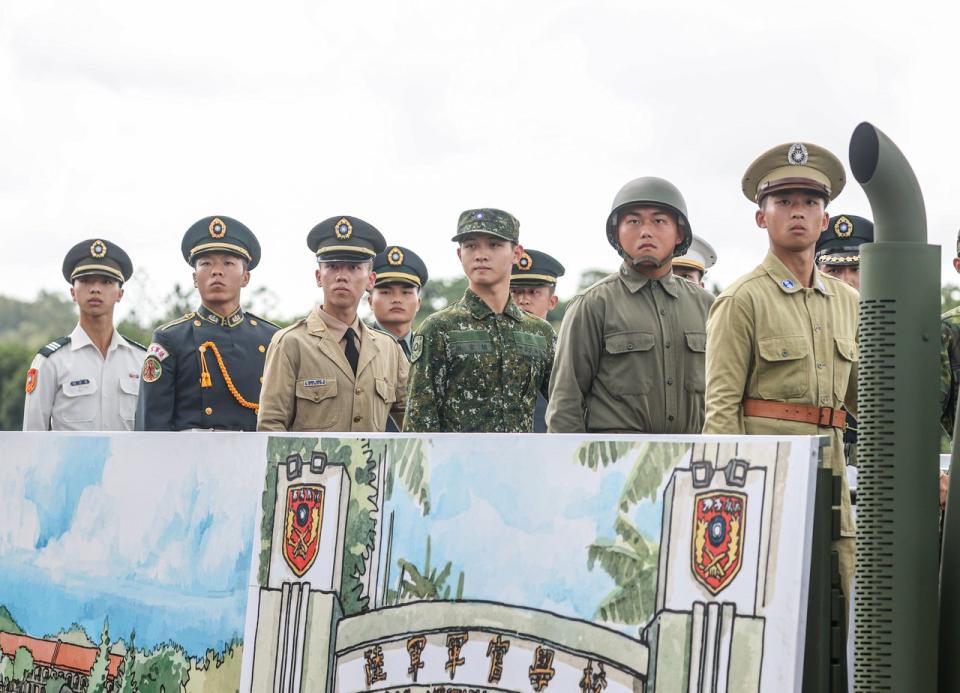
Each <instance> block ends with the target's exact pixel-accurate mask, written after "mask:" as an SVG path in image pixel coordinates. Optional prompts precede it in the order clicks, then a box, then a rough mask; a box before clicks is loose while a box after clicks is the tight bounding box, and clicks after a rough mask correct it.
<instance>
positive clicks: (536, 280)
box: [510, 248, 565, 433]
mask: <svg viewBox="0 0 960 693" xmlns="http://www.w3.org/2000/svg"><path fill="white" fill-rule="evenodd" d="M564 271H565V270H564V269H563V265H561V264H560V263H559V262H558V261H557V260H556V259H555V258H553V257H551V256H549V255H547V254H546V253H542V252H540V251H539V250H532V249H530V248H526V249H524V252H523V254H522V255H521V256H520V259H519V260H517V262H515V263H514V265H513V270H512V271H511V274H510V296H511V297H512V298H513V302H514V303H516V304H517V305H518V306H520V308H521V309H522V310H525V311H526V312H528V313H530V314H532V315H536V316H537V317H538V318H543V319H544V320H546V319H547V313H549V312H550V311H551V310H553V309H554V308H556V307H557V300H558V299H557V295H556V292H557V278H558V277H562V276H563V273H564ZM546 417H547V400H546V398H544V396H543V395H540V394H538V395H537V406H536V408H535V409H534V411H533V432H534V433H546V432H547V418H546Z"/></svg>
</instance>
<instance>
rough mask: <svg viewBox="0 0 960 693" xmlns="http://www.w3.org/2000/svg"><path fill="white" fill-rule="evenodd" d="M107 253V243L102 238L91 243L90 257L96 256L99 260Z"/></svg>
mask: <svg viewBox="0 0 960 693" xmlns="http://www.w3.org/2000/svg"><path fill="white" fill-rule="evenodd" d="M106 255H107V244H106V243H104V242H103V241H101V240H96V241H94V242H93V243H91V244H90V257H95V258H97V259H98V260H99V259H100V258H102V257H106Z"/></svg>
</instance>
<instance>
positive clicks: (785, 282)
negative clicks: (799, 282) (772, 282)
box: [780, 279, 796, 289]
mask: <svg viewBox="0 0 960 693" xmlns="http://www.w3.org/2000/svg"><path fill="white" fill-rule="evenodd" d="M780 286H782V287H783V288H784V289H792V288H793V287H794V286H796V284H794V283H793V280H792V279H784V280H783V281H782V282H780Z"/></svg>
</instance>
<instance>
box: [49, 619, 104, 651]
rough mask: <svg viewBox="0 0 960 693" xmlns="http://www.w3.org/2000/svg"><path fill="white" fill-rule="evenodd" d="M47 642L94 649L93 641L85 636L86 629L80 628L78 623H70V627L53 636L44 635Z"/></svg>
mask: <svg viewBox="0 0 960 693" xmlns="http://www.w3.org/2000/svg"><path fill="white" fill-rule="evenodd" d="M44 638H45V639H47V640H59V641H60V642H68V643H70V644H71V645H79V646H80V647H95V646H96V644H95V643H94V642H93V640H91V639H90V636H89V635H88V634H87V631H86V629H85V628H84V627H83V626H81V625H80V624H79V623H71V624H70V627H69V628H67V629H66V630H62V631H60V632H59V633H56V634H55V635H45V636H44Z"/></svg>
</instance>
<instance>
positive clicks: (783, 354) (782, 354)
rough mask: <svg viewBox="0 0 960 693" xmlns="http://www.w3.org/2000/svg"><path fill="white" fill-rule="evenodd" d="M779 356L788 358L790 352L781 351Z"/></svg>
mask: <svg viewBox="0 0 960 693" xmlns="http://www.w3.org/2000/svg"><path fill="white" fill-rule="evenodd" d="M780 355H781V356H789V355H790V352H789V351H787V350H786V349H784V350H783V351H781V352H780Z"/></svg>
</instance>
